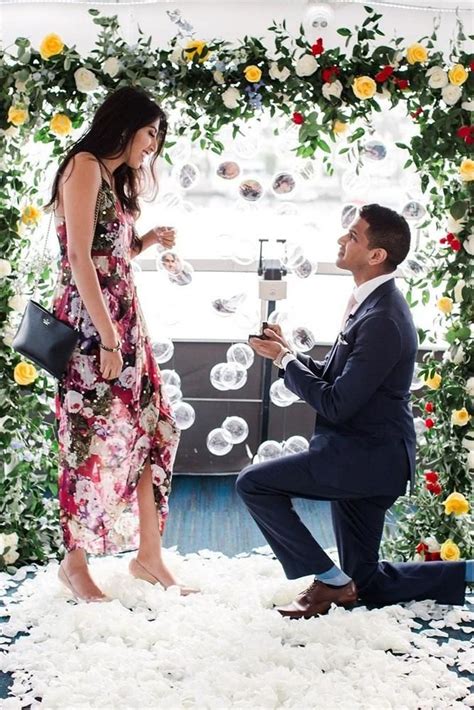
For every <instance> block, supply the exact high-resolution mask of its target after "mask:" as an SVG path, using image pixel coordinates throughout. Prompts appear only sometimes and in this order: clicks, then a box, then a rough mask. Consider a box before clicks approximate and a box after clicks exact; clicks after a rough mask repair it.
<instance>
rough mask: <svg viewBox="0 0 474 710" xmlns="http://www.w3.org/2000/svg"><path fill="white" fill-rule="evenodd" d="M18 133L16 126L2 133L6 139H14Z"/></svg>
mask: <svg viewBox="0 0 474 710" xmlns="http://www.w3.org/2000/svg"><path fill="white" fill-rule="evenodd" d="M19 132H20V129H19V128H18V126H10V128H7V130H6V131H4V134H5V135H6V136H7V137H8V138H14V137H15V136H17V135H18V134H19Z"/></svg>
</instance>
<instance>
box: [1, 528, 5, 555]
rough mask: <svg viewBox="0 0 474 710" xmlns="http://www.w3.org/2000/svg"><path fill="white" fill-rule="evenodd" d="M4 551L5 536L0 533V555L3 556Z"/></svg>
mask: <svg viewBox="0 0 474 710" xmlns="http://www.w3.org/2000/svg"><path fill="white" fill-rule="evenodd" d="M4 550H5V535H4V534H3V533H0V555H3V551H4Z"/></svg>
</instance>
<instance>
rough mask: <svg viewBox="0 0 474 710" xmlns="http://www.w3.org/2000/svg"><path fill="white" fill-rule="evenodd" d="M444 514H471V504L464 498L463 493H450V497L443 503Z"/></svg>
mask: <svg viewBox="0 0 474 710" xmlns="http://www.w3.org/2000/svg"><path fill="white" fill-rule="evenodd" d="M443 505H444V514H445V515H451V513H454V515H464V514H465V513H468V512H469V503H468V502H467V500H466V499H465V498H464V496H463V494H462V493H456V492H454V493H450V494H449V496H448V497H447V498H446V500H445V501H443Z"/></svg>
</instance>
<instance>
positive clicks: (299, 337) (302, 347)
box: [291, 325, 316, 353]
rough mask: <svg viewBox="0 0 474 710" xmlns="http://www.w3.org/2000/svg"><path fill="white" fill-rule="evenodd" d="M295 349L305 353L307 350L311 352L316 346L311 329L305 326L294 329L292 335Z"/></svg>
mask: <svg viewBox="0 0 474 710" xmlns="http://www.w3.org/2000/svg"><path fill="white" fill-rule="evenodd" d="M291 337H292V340H293V343H294V345H295V348H296V349H297V350H298V352H300V353H304V352H306V351H307V350H311V348H314V346H315V345H316V338H315V337H314V335H313V333H312V332H311V330H310V329H309V328H306V327H305V326H303V325H302V326H299V327H298V328H294V329H293V332H292V334H291Z"/></svg>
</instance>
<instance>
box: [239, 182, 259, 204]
mask: <svg viewBox="0 0 474 710" xmlns="http://www.w3.org/2000/svg"><path fill="white" fill-rule="evenodd" d="M239 194H240V196H241V197H242V198H243V199H244V200H247V201H248V202H256V201H257V200H259V199H260V198H261V197H262V195H263V186H262V183H260V182H259V181H258V180H254V179H252V178H247V179H246V180H242V182H241V183H240V185H239Z"/></svg>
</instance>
